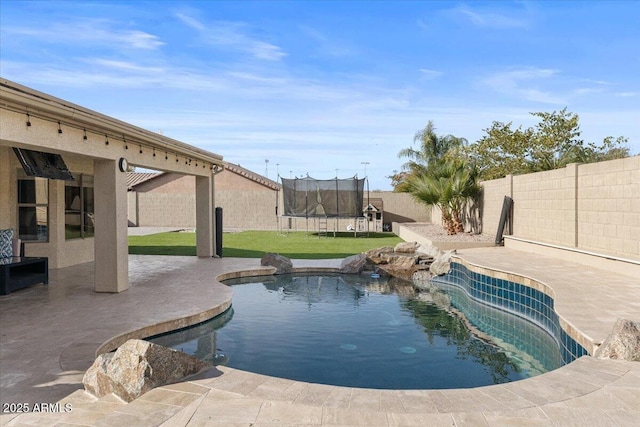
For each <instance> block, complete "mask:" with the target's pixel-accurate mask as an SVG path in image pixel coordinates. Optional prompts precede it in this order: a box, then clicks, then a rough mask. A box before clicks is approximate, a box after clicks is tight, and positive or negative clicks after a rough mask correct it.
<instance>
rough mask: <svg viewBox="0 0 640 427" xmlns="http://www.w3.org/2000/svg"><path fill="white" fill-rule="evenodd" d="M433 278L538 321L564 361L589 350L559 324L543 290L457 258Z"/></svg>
mask: <svg viewBox="0 0 640 427" xmlns="http://www.w3.org/2000/svg"><path fill="white" fill-rule="evenodd" d="M432 282H433V283H434V284H438V283H445V284H449V285H454V286H457V287H459V288H461V289H463V290H464V291H465V292H466V294H467V295H468V296H469V297H470V298H473V299H474V300H477V301H480V302H482V303H483V304H486V305H489V306H491V307H495V308H497V309H500V310H503V311H506V312H509V313H512V314H515V315H517V316H520V317H522V318H524V319H526V320H528V321H530V322H532V323H534V324H536V325H538V326H539V327H540V328H542V329H543V330H544V331H546V332H547V333H548V334H549V335H550V336H551V337H553V338H554V339H555V341H556V342H557V343H558V345H559V347H560V352H561V356H562V362H563V363H564V364H567V363H570V362H572V361H574V360H575V359H577V358H578V357H581V356H585V355H588V354H589V352H588V351H587V350H586V349H585V348H584V347H583V346H582V345H580V344H578V342H576V341H575V340H574V339H573V338H572V337H571V336H569V335H568V334H567V332H566V331H565V330H564V329H563V328H562V327H561V326H560V321H559V318H558V314H557V313H556V311H555V309H554V301H553V298H552V297H551V296H549V295H547V294H546V293H544V292H541V291H539V290H537V289H534V288H532V287H530V286H527V285H524V284H522V283H517V282H512V281H510V280H505V279H500V278H496V277H492V276H487V275H485V274H482V273H477V272H475V271H471V270H469V269H468V268H467V267H466V266H464V265H462V264H460V263H457V262H452V263H451V271H450V272H449V273H448V274H446V275H444V276H438V277H434V278H433V279H432Z"/></svg>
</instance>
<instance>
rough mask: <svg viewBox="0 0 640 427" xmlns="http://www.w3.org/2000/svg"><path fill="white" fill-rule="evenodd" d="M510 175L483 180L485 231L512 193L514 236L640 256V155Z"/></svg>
mask: <svg viewBox="0 0 640 427" xmlns="http://www.w3.org/2000/svg"><path fill="white" fill-rule="evenodd" d="M509 178H510V177H507V178H502V179H499V180H492V181H486V182H483V183H482V185H483V202H482V206H483V208H482V211H483V218H482V222H483V234H485V233H491V234H495V231H496V228H497V224H498V219H499V215H500V210H501V208H502V200H503V198H504V196H505V195H510V194H512V197H513V201H514V212H513V214H514V220H513V234H514V236H515V237H518V238H522V239H528V240H533V241H539V242H543V243H549V244H555V245H559V246H563V247H569V248H576V249H580V250H586V251H595V252H600V253H604V254H610V255H614V256H619V257H625V258H630V259H636V260H638V259H640V156H635V157H629V158H626V159H618V160H611V161H607V162H600V163H592V164H584V165H577V164H571V165H568V166H567V167H565V168H562V169H557V170H553V171H546V172H538V173H533V174H527V175H518V176H513V178H512V181H510V180H509ZM510 183H511V185H510Z"/></svg>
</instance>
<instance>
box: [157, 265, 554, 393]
mask: <svg viewBox="0 0 640 427" xmlns="http://www.w3.org/2000/svg"><path fill="white" fill-rule="evenodd" d="M225 283H226V284H228V285H230V286H232V289H233V292H234V294H233V306H232V308H231V309H230V310H228V311H227V312H225V313H224V314H222V315H221V316H218V317H216V318H214V319H212V320H211V321H209V322H205V323H202V324H200V325H196V326H194V327H191V328H186V329H183V330H180V331H175V332H172V333H170V334H165V335H162V336H158V337H152V338H150V340H151V341H153V342H156V343H158V344H161V345H165V346H168V347H173V348H176V349H179V350H182V351H185V352H187V353H190V354H194V355H196V356H198V357H200V358H202V359H204V360H207V361H209V362H212V363H214V364H225V365H228V366H231V367H234V368H237V369H242V370H246V371H251V372H256V373H261V374H265V375H270V376H275V377H282V378H289V379H293V380H298V381H306V382H313V383H321V384H332V385H340V386H350V387H364V388H377V389H444V388H469V387H478V386H484V385H489V384H497V383H503V382H509V381H514V380H518V379H523V378H528V377H531V376H535V375H538V374H540V373H543V372H546V371H548V370H552V369H555V368H557V367H559V366H561V365H562V364H563V363H565V362H564V360H563V357H562V352H561V349H560V346H558V343H557V341H556V339H555V338H554V337H553V336H552V335H550V334H549V333H547V332H546V331H545V330H543V329H542V328H540V327H539V326H538V325H535V324H534V323H531V322H528V321H526V320H524V319H523V318H522V317H520V316H515V315H513V314H510V313H507V312H504V311H500V310H496V309H493V308H490V307H488V306H487V305H486V304H483V303H481V302H479V301H477V300H475V299H473V298H468V297H466V298H467V300H466V306H467V307H466V309H467V310H468V309H469V308H471V312H473V313H476V314H474V316H475V317H474V318H466V317H465V316H464V311H463V309H464V307H461V305H460V304H459V301H461V300H464V298H465V297H464V296H463V295H464V294H466V293H465V292H462V294H460V292H461V290H460V289H459V288H455V287H451V289H448V290H436V289H432V290H431V291H430V292H422V293H416V292H415V290H414V287H413V285H412V284H411V283H409V282H404V281H399V280H397V279H392V280H389V281H387V280H385V279H373V278H371V277H367V276H361V275H330V274H316V275H309V274H306V275H279V276H263V277H251V278H244V279H233V280H229V281H225ZM456 304H457V305H458V306H459V307H457V308H456ZM480 310H481V311H482V314H477V313H479V312H480ZM483 329H485V330H488V331H489V332H490V333H491V335H489V334H488V333H487V332H486V331H485V330H483ZM541 349H542V350H541Z"/></svg>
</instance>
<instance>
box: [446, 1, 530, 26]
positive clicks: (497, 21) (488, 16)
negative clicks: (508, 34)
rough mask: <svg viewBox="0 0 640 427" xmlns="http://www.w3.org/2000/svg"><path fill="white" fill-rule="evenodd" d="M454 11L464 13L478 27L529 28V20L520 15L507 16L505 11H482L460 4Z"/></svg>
mask: <svg viewBox="0 0 640 427" xmlns="http://www.w3.org/2000/svg"><path fill="white" fill-rule="evenodd" d="M453 12H455V13H457V14H459V15H462V16H463V17H465V18H466V19H467V20H469V21H470V22H471V23H472V24H474V25H475V26H477V27H483V28H492V29H511V28H527V27H528V26H529V23H528V20H527V19H523V18H520V17H513V16H507V15H505V14H503V13H496V12H480V11H477V10H473V9H471V8H470V7H468V6H459V7H456V8H454V9H453Z"/></svg>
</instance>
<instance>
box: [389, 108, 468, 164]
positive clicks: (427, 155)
mask: <svg viewBox="0 0 640 427" xmlns="http://www.w3.org/2000/svg"><path fill="white" fill-rule="evenodd" d="M435 130H436V128H435V126H434V125H433V122H432V121H431V120H429V123H427V125H426V126H425V127H424V129H422V130H420V131H418V132H416V134H415V136H414V137H413V142H414V144H415V143H419V148H418V149H417V150H416V149H414V148H413V147H409V148H404V149H402V150H400V152H399V153H398V157H400V158H403V157H405V158H408V159H409V161H408V162H407V163H405V164H404V165H403V166H402V167H403V169H405V170H408V171H409V174H410V175H413V174H416V175H421V174H424V173H426V172H427V171H428V170H429V169H431V168H433V167H434V166H435V165H437V164H438V163H439V162H442V161H443V160H444V159H445V158H446V156H447V153H449V152H451V151H452V150H455V149H457V148H459V147H462V146H463V145H465V144H466V143H467V140H466V139H464V138H458V137H457V136H453V135H445V136H438V135H436V132H435Z"/></svg>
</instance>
